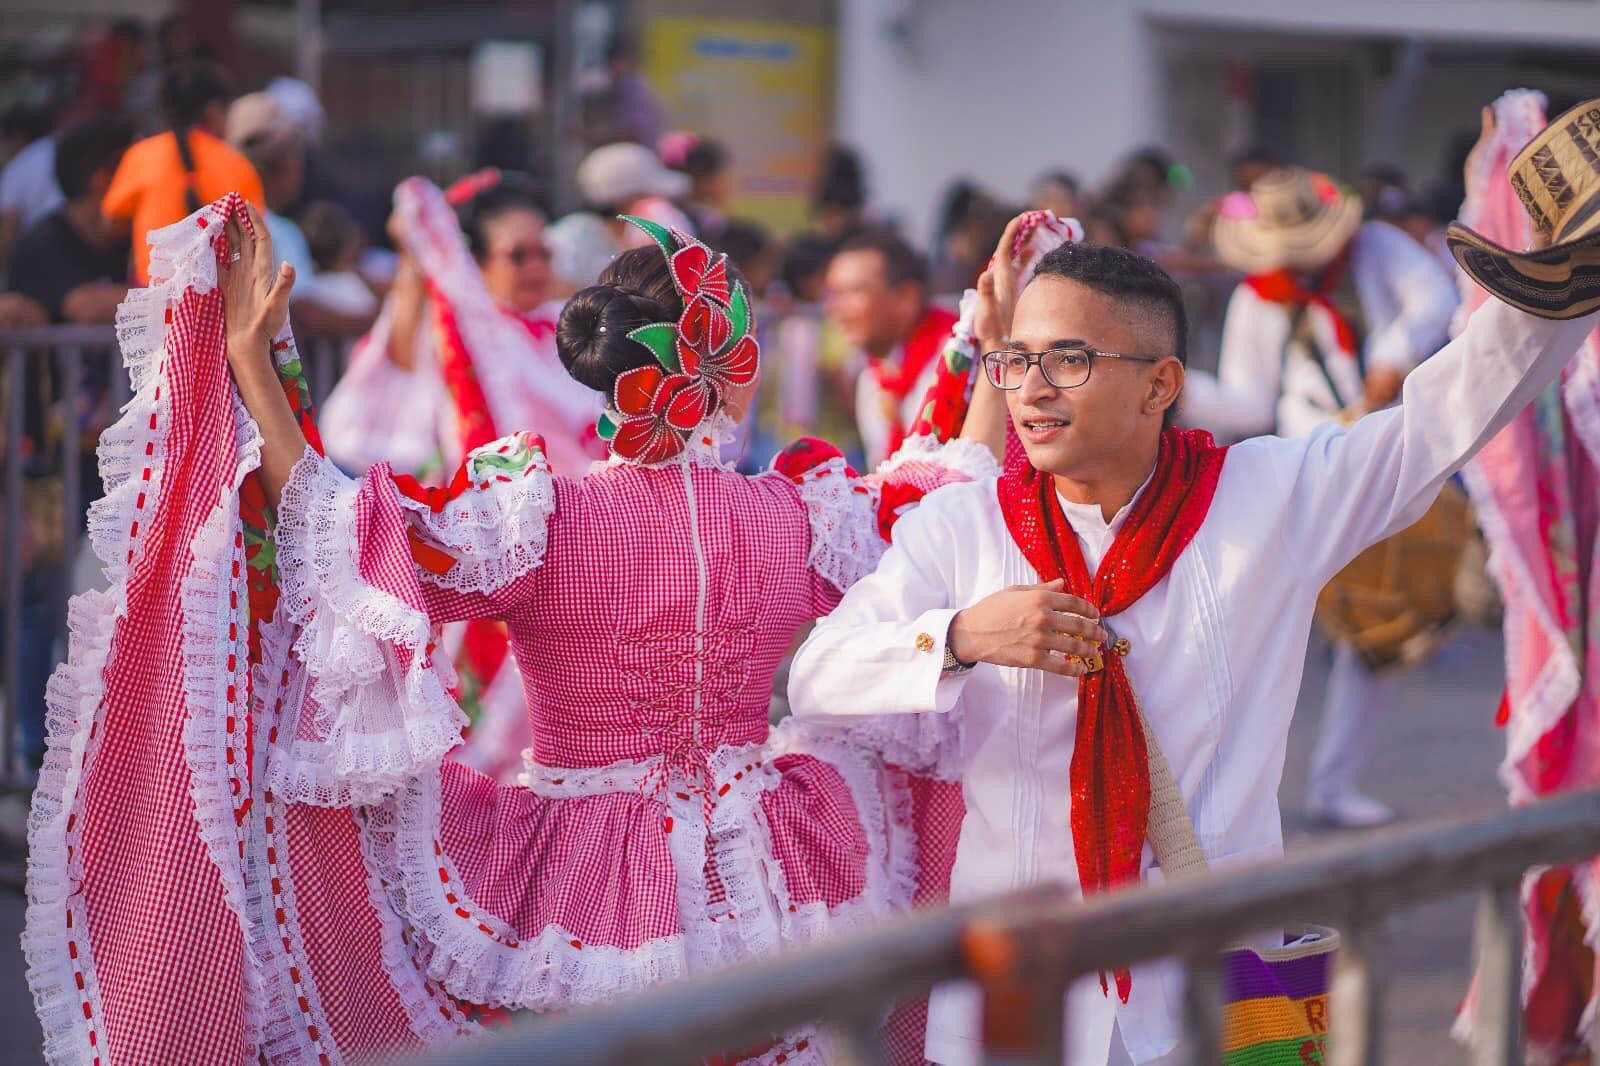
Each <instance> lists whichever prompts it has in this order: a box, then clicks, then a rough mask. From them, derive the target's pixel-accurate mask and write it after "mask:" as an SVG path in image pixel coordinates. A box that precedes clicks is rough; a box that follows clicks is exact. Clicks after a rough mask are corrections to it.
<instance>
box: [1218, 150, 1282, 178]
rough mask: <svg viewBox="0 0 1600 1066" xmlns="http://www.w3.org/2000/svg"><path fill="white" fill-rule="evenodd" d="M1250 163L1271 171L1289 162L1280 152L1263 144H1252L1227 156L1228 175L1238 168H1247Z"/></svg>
mask: <svg viewBox="0 0 1600 1066" xmlns="http://www.w3.org/2000/svg"><path fill="white" fill-rule="evenodd" d="M1251 163H1255V164H1258V165H1260V166H1264V167H1268V168H1270V169H1272V170H1277V169H1278V168H1279V167H1286V166H1288V165H1289V161H1288V160H1287V159H1285V158H1284V156H1283V153H1282V152H1279V151H1277V150H1276V149H1273V148H1269V147H1267V146H1266V145H1264V144H1252V145H1247V146H1245V147H1244V148H1241V149H1239V151H1237V152H1234V153H1233V154H1232V155H1230V156H1228V173H1229V174H1232V173H1233V172H1234V171H1236V170H1238V169H1239V168H1240V167H1242V166H1248V165H1249V164H1251Z"/></svg>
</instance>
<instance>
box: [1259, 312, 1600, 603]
mask: <svg viewBox="0 0 1600 1066" xmlns="http://www.w3.org/2000/svg"><path fill="white" fill-rule="evenodd" d="M1595 317H1596V316H1593V315H1591V316H1589V317H1587V318H1582V319H1577V320H1574V321H1571V322H1552V321H1548V320H1545V319H1541V318H1535V317H1534V316H1532V315H1528V314H1525V313H1523V312H1521V311H1518V310H1516V309H1515V308H1513V307H1510V306H1508V305H1506V304H1503V303H1501V302H1499V301H1498V300H1491V301H1489V302H1488V303H1487V304H1485V305H1484V306H1483V307H1481V308H1479V309H1478V311H1477V312H1476V313H1475V314H1474V315H1473V316H1472V318H1471V319H1470V320H1469V321H1468V323H1467V328H1466V329H1465V330H1464V331H1462V333H1461V336H1459V337H1457V338H1456V339H1455V340H1454V341H1451V342H1450V343H1449V344H1448V345H1446V346H1445V347H1444V348H1443V349H1442V350H1441V351H1440V352H1439V353H1438V354H1437V355H1435V356H1433V357H1432V358H1431V359H1428V360H1427V361H1426V362H1424V363H1423V364H1422V365H1421V366H1419V367H1418V368H1417V369H1416V370H1415V371H1414V372H1413V373H1412V374H1411V375H1410V376H1409V377H1407V378H1406V383H1405V388H1404V390H1403V394H1402V400H1401V403H1400V405H1399V406H1398V407H1391V408H1389V409H1387V410H1383V411H1378V412H1376V413H1374V414H1370V415H1367V416H1366V417H1365V418H1363V419H1361V420H1360V421H1358V422H1357V423H1356V424H1355V425H1354V426H1352V427H1351V428H1349V429H1348V430H1346V429H1341V428H1338V427H1334V426H1324V427H1322V428H1320V429H1318V430H1317V431H1316V432H1314V433H1313V434H1312V435H1311V436H1310V437H1309V438H1307V439H1306V440H1304V441H1303V442H1302V441H1297V442H1294V443H1296V444H1298V445H1301V447H1300V448H1299V449H1297V454H1298V456H1299V461H1298V462H1297V463H1294V464H1291V465H1290V466H1289V467H1287V468H1285V469H1284V470H1283V471H1282V472H1281V475H1280V476H1282V477H1284V478H1287V479H1291V481H1292V484H1290V485H1287V486H1285V491H1286V493H1287V494H1288V496H1289V499H1290V501H1291V504H1290V507H1289V511H1288V518H1287V521H1286V522H1285V525H1284V538H1285V541H1286V544H1285V548H1286V550H1287V551H1288V552H1290V553H1291V556H1290V557H1292V558H1296V559H1302V560H1304V561H1305V563H1304V565H1305V566H1306V568H1307V570H1308V571H1309V572H1312V573H1315V574H1317V575H1318V580H1324V579H1326V578H1328V577H1332V576H1333V574H1335V573H1336V572H1338V570H1339V569H1340V568H1341V567H1343V566H1344V565H1345V564H1346V563H1348V562H1349V561H1350V560H1351V559H1353V558H1354V557H1355V556H1356V555H1358V554H1359V553H1360V552H1361V551H1362V550H1363V549H1364V548H1366V547H1367V546H1368V545H1370V544H1373V543H1374V542H1376V541H1378V540H1381V539H1382V538H1384V537H1386V536H1389V535H1390V534H1391V533H1394V532H1396V531H1398V530H1400V529H1403V528H1405V527H1406V526H1407V525H1410V524H1411V523H1412V522H1415V521H1416V520H1417V519H1418V518H1420V517H1421V516H1422V514H1423V512H1425V511H1426V510H1427V509H1428V507H1429V506H1430V505H1431V504H1432V503H1433V501H1434V499H1435V498H1436V497H1437V496H1438V494H1439V490H1440V488H1442V487H1443V485H1444V483H1445V481H1446V480H1448V479H1449V478H1450V476H1451V475H1452V474H1454V473H1455V472H1456V471H1457V470H1459V469H1460V468H1461V467H1462V465H1464V464H1465V463H1466V461H1467V460H1468V459H1470V458H1471V457H1472V456H1473V455H1474V454H1476V452H1477V451H1478V449H1479V448H1481V447H1483V445H1484V444H1485V443H1487V442H1488V440H1489V438H1491V437H1493V436H1494V435H1495V434H1496V433H1498V432H1499V431H1500V430H1501V429H1502V428H1503V427H1504V426H1505V425H1506V423H1508V422H1510V421H1511V419H1512V418H1513V417H1514V416H1515V415H1516V414H1517V412H1518V411H1520V410H1522V408H1523V407H1525V406H1526V405H1527V404H1528V403H1529V402H1530V401H1531V400H1532V399H1533V398H1534V397H1535V396H1537V395H1538V394H1539V392H1540V391H1542V390H1543V389H1545V388H1546V387H1548V386H1549V385H1550V383H1551V382H1553V381H1555V380H1556V378H1557V377H1559V376H1560V374H1561V371H1562V368H1563V367H1565V366H1566V365H1567V363H1568V362H1569V361H1570V360H1571V359H1572V356H1573V353H1574V352H1576V351H1577V349H1578V346H1579V345H1580V344H1582V343H1583V339H1584V337H1585V335H1587V333H1588V331H1589V330H1590V329H1591V328H1593V326H1594V323H1595Z"/></svg>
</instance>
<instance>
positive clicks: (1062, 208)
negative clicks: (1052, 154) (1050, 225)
mask: <svg viewBox="0 0 1600 1066" xmlns="http://www.w3.org/2000/svg"><path fill="white" fill-rule="evenodd" d="M1028 201H1029V206H1030V207H1031V208H1032V209H1033V210H1035V211H1052V212H1054V213H1055V216H1056V217H1057V218H1078V217H1080V216H1082V215H1083V214H1084V212H1085V211H1086V210H1087V208H1088V206H1089V205H1088V204H1087V203H1086V202H1085V201H1084V199H1083V186H1082V185H1081V184H1080V183H1079V181H1078V179H1077V176H1076V175H1073V174H1069V173H1067V172H1066V171H1065V170H1051V171H1048V172H1046V173H1044V174H1041V175H1039V177H1038V179H1037V180H1036V181H1034V183H1033V190H1032V191H1031V192H1030V193H1029V194H1028Z"/></svg>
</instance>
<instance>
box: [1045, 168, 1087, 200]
mask: <svg viewBox="0 0 1600 1066" xmlns="http://www.w3.org/2000/svg"><path fill="white" fill-rule="evenodd" d="M1033 185H1034V188H1038V187H1039V186H1040V185H1059V186H1061V187H1062V188H1063V189H1066V190H1067V191H1068V192H1070V193H1071V194H1072V195H1074V196H1077V195H1078V194H1079V193H1080V192H1082V191H1083V183H1082V182H1080V181H1079V180H1078V176H1077V175H1076V174H1073V173H1072V172H1070V171H1066V170H1047V171H1045V172H1044V173H1043V174H1040V175H1039V176H1038V177H1037V178H1034V179H1033Z"/></svg>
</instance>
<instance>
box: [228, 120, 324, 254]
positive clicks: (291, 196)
mask: <svg viewBox="0 0 1600 1066" xmlns="http://www.w3.org/2000/svg"><path fill="white" fill-rule="evenodd" d="M226 132H227V139H228V143H229V144H231V145H232V146H233V147H235V148H237V149H238V150H239V151H240V153H242V154H243V155H244V157H245V158H246V159H248V160H249V161H250V165H251V166H253V167H254V168H255V171H256V176H257V177H259V178H260V179H261V191H262V195H264V196H265V197H266V201H267V209H266V210H265V211H263V212H262V217H263V218H264V219H265V220H266V223H267V232H268V233H269V234H271V236H272V254H273V255H275V256H277V257H278V259H280V260H282V261H283V262H286V263H288V264H289V265H290V266H292V267H294V272H295V275H296V278H297V280H298V279H302V278H309V277H311V276H312V274H314V273H315V272H316V266H315V264H314V263H313V262H312V260H311V249H310V247H308V246H307V244H306V238H305V234H303V233H301V232H300V227H299V226H297V225H295V222H294V219H292V218H289V217H288V216H287V215H286V214H284V212H285V211H287V210H288V207H289V205H290V204H292V203H294V201H295V199H296V198H297V197H299V195H300V185H301V183H302V182H303V181H304V179H305V173H306V153H305V145H304V143H303V142H302V141H301V138H300V130H299V127H297V126H296V125H295V124H294V122H293V121H292V120H291V119H290V118H289V116H288V114H287V113H285V112H284V110H283V108H281V107H279V106H278V102H277V101H276V100H275V99H273V98H272V97H271V96H268V95H267V94H266V93H249V94H247V95H245V96H241V97H239V99H237V100H235V101H234V102H233V104H232V105H231V106H230V107H229V108H228V124H227V129H226Z"/></svg>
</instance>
